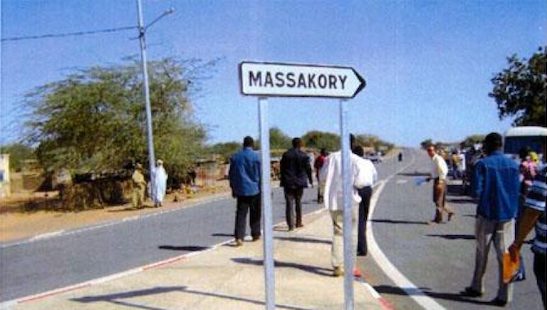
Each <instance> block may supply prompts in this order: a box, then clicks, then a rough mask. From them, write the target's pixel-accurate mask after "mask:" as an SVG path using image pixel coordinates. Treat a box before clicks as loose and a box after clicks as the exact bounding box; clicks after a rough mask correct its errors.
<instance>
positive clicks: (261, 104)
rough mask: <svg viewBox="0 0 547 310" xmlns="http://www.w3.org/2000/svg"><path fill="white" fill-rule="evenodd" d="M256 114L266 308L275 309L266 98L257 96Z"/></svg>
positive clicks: (268, 309)
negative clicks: (258, 140) (257, 116)
mask: <svg viewBox="0 0 547 310" xmlns="http://www.w3.org/2000/svg"><path fill="white" fill-rule="evenodd" d="M258 114H259V118H258V119H259V129H260V156H261V158H260V160H261V163H262V165H261V166H262V173H261V176H260V180H261V187H262V192H261V195H260V197H261V198H260V202H261V207H262V223H263V228H264V230H263V231H264V278H265V281H264V282H265V284H266V285H265V288H266V309H267V310H274V309H275V274H274V260H273V228H272V226H273V225H272V198H271V188H270V131H269V125H268V100H267V98H258Z"/></svg>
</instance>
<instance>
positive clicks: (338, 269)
mask: <svg viewBox="0 0 547 310" xmlns="http://www.w3.org/2000/svg"><path fill="white" fill-rule="evenodd" d="M332 275H333V276H334V277H340V276H343V275H344V269H342V267H341V266H338V267H334V270H333V272H332Z"/></svg>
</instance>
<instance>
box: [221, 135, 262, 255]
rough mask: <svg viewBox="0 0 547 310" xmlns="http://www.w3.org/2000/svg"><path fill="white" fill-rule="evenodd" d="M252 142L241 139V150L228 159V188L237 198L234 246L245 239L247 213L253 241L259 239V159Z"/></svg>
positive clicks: (248, 139) (247, 138) (240, 244)
mask: <svg viewBox="0 0 547 310" xmlns="http://www.w3.org/2000/svg"><path fill="white" fill-rule="evenodd" d="M253 147H254V140H253V138H251V137H249V136H247V137H245V138H244V139H243V149H242V150H240V151H239V152H237V153H236V154H234V155H233V156H232V157H231V158H230V171H229V172H228V177H229V179H230V188H231V189H232V197H234V198H237V210H236V220H235V229H234V237H235V246H242V245H243V239H244V237H245V229H246V224H245V220H246V219H247V213H250V214H249V225H250V226H251V236H252V238H253V241H257V240H259V239H260V219H261V210H260V159H259V158H258V155H257V154H256V153H255V151H254V150H253Z"/></svg>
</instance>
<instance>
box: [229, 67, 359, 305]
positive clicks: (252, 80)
mask: <svg viewBox="0 0 547 310" xmlns="http://www.w3.org/2000/svg"><path fill="white" fill-rule="evenodd" d="M239 81H240V90H241V93H242V94H243V95H247V96H258V97H259V99H258V111H259V126H260V143H261V161H262V172H261V179H260V180H261V182H262V185H261V186H262V188H261V191H262V192H261V207H262V216H263V227H264V278H265V288H266V309H268V310H274V308H275V283H274V282H275V278H274V263H273V228H272V201H271V190H270V132H269V127H268V101H267V98H266V97H313V98H339V99H342V100H341V101H340V132H341V137H340V138H341V139H342V154H341V155H342V177H343V194H344V198H343V199H344V200H343V205H344V262H345V263H344V266H345V269H344V272H345V278H344V293H345V295H344V296H345V297H344V302H345V308H346V309H348V310H353V308H354V301H353V260H354V257H353V251H352V249H353V246H354V245H353V244H352V235H353V234H352V213H353V210H352V197H351V195H352V192H351V191H352V188H353V186H352V184H351V178H350V162H349V156H350V150H349V148H350V146H349V139H348V138H349V133H348V126H347V106H346V104H347V103H346V101H345V99H349V98H353V97H355V95H357V93H359V92H360V91H361V90H363V88H365V85H366V83H365V80H364V79H363V78H362V77H361V76H360V75H359V74H358V73H357V72H356V71H355V70H354V69H353V68H350V67H340V66H322V65H303V64H287V63H265V62H242V63H240V64H239Z"/></svg>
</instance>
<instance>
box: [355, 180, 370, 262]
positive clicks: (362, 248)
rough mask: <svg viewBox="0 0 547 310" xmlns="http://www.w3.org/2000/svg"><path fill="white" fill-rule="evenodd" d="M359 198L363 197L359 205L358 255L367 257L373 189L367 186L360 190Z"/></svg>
mask: <svg viewBox="0 0 547 310" xmlns="http://www.w3.org/2000/svg"><path fill="white" fill-rule="evenodd" d="M358 192H359V196H361V202H360V203H359V219H358V222H359V224H358V225H359V226H358V228H357V253H358V254H364V255H367V253H368V248H367V236H366V234H365V232H366V230H367V220H368V209H369V207H370V197H372V187H371V186H365V187H363V188H361V189H359V190H358Z"/></svg>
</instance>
